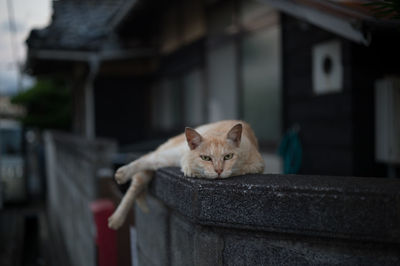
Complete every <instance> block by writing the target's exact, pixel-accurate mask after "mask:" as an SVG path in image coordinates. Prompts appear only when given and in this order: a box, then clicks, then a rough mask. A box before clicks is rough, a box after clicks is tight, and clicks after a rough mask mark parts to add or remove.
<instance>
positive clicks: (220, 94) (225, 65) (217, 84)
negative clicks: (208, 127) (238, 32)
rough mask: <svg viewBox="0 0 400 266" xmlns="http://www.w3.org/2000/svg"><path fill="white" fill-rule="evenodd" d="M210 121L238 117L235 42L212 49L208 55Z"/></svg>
mask: <svg viewBox="0 0 400 266" xmlns="http://www.w3.org/2000/svg"><path fill="white" fill-rule="evenodd" d="M207 62H208V82H209V84H208V87H209V101H208V108H209V120H210V121H211V122H214V121H218V120H223V119H236V118H237V117H238V99H237V97H238V95H237V90H238V89H237V88H238V87H237V86H238V84H237V78H236V77H237V56H236V45H235V43H234V42H233V41H229V42H225V43H224V44H223V45H218V46H216V47H210V48H209V49H208V55H207Z"/></svg>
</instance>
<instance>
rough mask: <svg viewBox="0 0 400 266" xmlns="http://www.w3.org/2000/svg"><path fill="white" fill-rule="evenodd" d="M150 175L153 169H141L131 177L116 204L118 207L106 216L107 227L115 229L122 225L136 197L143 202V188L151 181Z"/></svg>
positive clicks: (151, 175)
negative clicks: (119, 200) (127, 186)
mask: <svg viewBox="0 0 400 266" xmlns="http://www.w3.org/2000/svg"><path fill="white" fill-rule="evenodd" d="M152 177H153V171H142V172H139V173H137V174H135V175H134V176H133V177H132V181H131V184H130V186H129V188H128V190H127V191H126V193H125V195H124V197H123V198H122V200H121V202H120V204H119V205H118V208H117V209H116V210H115V212H114V213H113V214H112V215H111V216H110V217H109V218H108V227H109V228H111V229H114V230H116V229H118V228H120V227H121V226H122V224H123V223H124V222H125V219H126V216H127V215H128V213H129V211H130V210H131V208H132V206H133V203H134V202H135V200H136V199H137V198H138V197H139V198H140V199H141V200H140V202H141V203H143V197H144V196H143V195H144V194H143V193H144V189H145V188H146V187H147V184H148V183H149V182H150V181H151V179H152ZM141 205H142V204H141ZM146 207H147V205H146Z"/></svg>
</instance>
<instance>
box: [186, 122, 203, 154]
mask: <svg viewBox="0 0 400 266" xmlns="http://www.w3.org/2000/svg"><path fill="white" fill-rule="evenodd" d="M185 135H186V141H187V143H188V145H189V148H190V149H191V150H194V149H196V148H197V147H198V146H199V145H200V143H201V142H202V141H203V138H202V137H201V135H200V134H199V133H197V131H196V130H194V129H193V128H190V127H187V128H185Z"/></svg>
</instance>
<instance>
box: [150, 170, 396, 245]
mask: <svg viewBox="0 0 400 266" xmlns="http://www.w3.org/2000/svg"><path fill="white" fill-rule="evenodd" d="M150 191H151V193H152V194H153V195H154V196H155V197H157V198H158V199H160V200H161V201H163V202H164V203H165V204H166V205H167V206H168V207H170V208H171V209H173V210H174V211H176V212H178V213H179V214H181V215H182V216H183V217H186V218H187V219H189V220H190V221H192V222H194V223H198V224H200V225H207V226H221V227H227V228H237V229H250V230H261V231H266V232H275V233H293V234H301V235H308V236H321V237H334V238H342V239H352V240H373V241H378V242H391V243H400V180H397V179H382V178H356V177H326V176H296V175H246V176H240V177H233V178H228V179H225V180H222V179H221V180H205V179H194V178H187V177H184V176H183V174H182V173H181V172H180V171H179V169H177V168H165V169H162V170H160V171H158V172H157V173H156V176H155V178H154V181H153V182H152V184H151V187H150Z"/></svg>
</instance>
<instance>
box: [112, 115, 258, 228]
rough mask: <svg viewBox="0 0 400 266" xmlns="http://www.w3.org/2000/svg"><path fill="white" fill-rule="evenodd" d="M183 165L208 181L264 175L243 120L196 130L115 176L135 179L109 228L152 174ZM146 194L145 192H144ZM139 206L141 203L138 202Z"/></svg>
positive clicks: (121, 180)
mask: <svg viewBox="0 0 400 266" xmlns="http://www.w3.org/2000/svg"><path fill="white" fill-rule="evenodd" d="M167 166H180V167H181V170H182V172H183V173H184V174H185V176H189V177H199V178H207V179H216V178H227V177H230V176H236V175H243V174H251V173H262V172H263V170H264V161H263V159H262V157H261V155H260V153H259V152H258V144H257V139H256V137H255V135H254V133H253V130H252V129H251V128H250V126H249V125H248V124H247V123H245V122H243V121H234V120H227V121H220V122H216V123H212V124H207V125H203V126H200V127H198V128H196V130H194V129H192V128H186V130H185V133H184V134H181V135H179V136H176V137H174V138H171V139H169V140H168V141H167V142H166V143H164V144H162V145H161V146H160V147H158V148H157V149H156V150H155V151H154V152H150V153H149V154H147V155H144V156H143V157H141V158H139V159H137V160H135V161H133V162H131V163H130V164H128V165H125V166H122V167H121V168H119V169H118V170H117V172H116V173H115V179H116V181H117V183H118V184H122V183H125V182H127V181H128V180H129V179H132V182H131V185H130V187H129V189H128V191H127V192H126V194H125V196H124V197H123V199H122V201H121V203H120V204H119V206H118V208H117V209H116V211H115V212H114V213H113V215H112V216H111V217H110V218H109V219H108V226H109V227H110V228H112V229H118V228H119V227H120V226H121V225H122V224H123V222H124V221H125V218H126V215H127V214H128V212H129V211H130V208H131V206H132V204H133V202H134V201H135V199H137V198H138V197H141V193H142V191H143V189H144V188H145V187H146V185H147V184H148V183H149V182H150V180H151V178H152V176H153V171H155V170H157V169H159V168H161V167H167ZM142 194H143V193H142ZM138 203H139V202H138Z"/></svg>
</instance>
